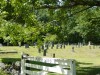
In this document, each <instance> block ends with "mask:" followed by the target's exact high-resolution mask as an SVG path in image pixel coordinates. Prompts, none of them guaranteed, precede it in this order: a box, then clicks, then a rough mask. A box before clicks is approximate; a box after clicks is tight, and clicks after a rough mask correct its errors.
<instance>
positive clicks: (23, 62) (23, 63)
mask: <svg viewBox="0 0 100 75" xmlns="http://www.w3.org/2000/svg"><path fill="white" fill-rule="evenodd" d="M27 56H28V54H22V57H21V75H26V74H25V70H26V67H25V63H26V60H25V58H26V57H27Z"/></svg>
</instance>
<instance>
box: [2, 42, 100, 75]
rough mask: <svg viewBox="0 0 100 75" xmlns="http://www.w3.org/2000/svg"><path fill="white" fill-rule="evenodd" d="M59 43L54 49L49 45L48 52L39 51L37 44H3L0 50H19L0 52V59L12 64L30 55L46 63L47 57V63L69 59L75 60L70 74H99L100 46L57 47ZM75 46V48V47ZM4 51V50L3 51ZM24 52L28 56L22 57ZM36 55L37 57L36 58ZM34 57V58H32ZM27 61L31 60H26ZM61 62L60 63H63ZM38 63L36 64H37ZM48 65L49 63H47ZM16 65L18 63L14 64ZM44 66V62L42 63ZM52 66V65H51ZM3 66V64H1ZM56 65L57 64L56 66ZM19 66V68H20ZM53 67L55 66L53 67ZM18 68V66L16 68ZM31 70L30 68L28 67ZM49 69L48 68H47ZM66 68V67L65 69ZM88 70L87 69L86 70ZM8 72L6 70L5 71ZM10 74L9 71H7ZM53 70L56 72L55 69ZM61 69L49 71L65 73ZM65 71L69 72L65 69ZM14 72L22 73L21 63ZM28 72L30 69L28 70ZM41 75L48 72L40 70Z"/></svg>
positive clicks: (30, 57)
mask: <svg viewBox="0 0 100 75" xmlns="http://www.w3.org/2000/svg"><path fill="white" fill-rule="evenodd" d="M56 46H57V44H55V45H54V47H53V49H52V48H51V47H52V46H49V47H48V50H47V52H46V54H44V51H43V50H41V52H38V48H37V47H36V46H29V48H25V46H21V47H19V46H2V47H1V48H0V50H3V51H5V52H6V51H8V50H9V49H13V50H17V53H6V54H4V53H3V54H0V61H1V62H3V63H5V64H7V63H8V64H10V65H11V66H12V63H16V62H18V63H17V64H19V63H21V59H23V60H24V58H25V60H26V58H27V57H28V56H29V59H28V60H32V61H34V60H37V61H42V60H44V62H45V63H46V59H47V63H49V62H50V63H51V62H54V61H53V59H55V60H57V59H58V60H62V61H61V62H63V61H64V62H63V63H62V64H64V63H65V60H66V63H67V61H68V60H69V61H71V60H72V61H74V74H69V75H75V74H76V75H81V74H83V75H94V74H95V75H96V74H99V73H100V71H99V69H100V68H99V65H100V63H99V62H100V60H99V59H100V48H99V47H100V46H99V45H97V46H95V49H94V48H93V45H91V49H90V47H89V45H85V46H80V47H78V46H76V45H65V48H64V47H63V48H60V46H59V48H56ZM73 47H74V48H73ZM1 52H2V51H1ZM22 54H26V56H24V57H22ZM35 57H36V58H35ZM32 58H34V59H32ZM26 62H27V63H28V62H29V61H26ZM61 62H59V63H61ZM34 63H35V64H34V66H33V67H34V68H36V67H37V65H36V64H40V63H39V62H34ZM35 65H36V66H35ZM47 65H48V64H47ZM55 65H57V66H58V63H57V62H55ZM14 66H16V65H14ZM26 66H28V64H26ZM29 66H31V67H32V65H30V64H29ZM42 66H43V64H42ZM42 66H41V65H40V66H39V67H37V68H39V69H42ZM51 66H52V65H51ZM0 67H1V66H0ZM9 67H10V66H9ZM48 67H49V66H47V68H48ZM55 67H56V66H55ZM18 68H19V69H18ZM51 68H52V69H53V67H51ZM15 69H16V68H15ZM27 69H29V70H30V68H27ZM52 69H51V70H52ZM45 70H47V69H45ZM58 70H59V68H58ZM65 70H66V69H65ZM85 70H87V71H85ZM5 72H6V71H5ZM7 72H8V74H9V71H7ZM12 72H13V71H12V70H11V71H10V73H12ZM53 72H55V71H54V70H53ZM59 72H60V71H58V73H48V75H52V74H53V75H63V74H60V73H59ZM64 72H67V70H66V71H64ZM14 73H16V75H18V73H21V65H20V64H19V66H17V71H15V72H14ZM27 73H28V71H27ZM32 73H35V74H37V73H36V72H31V73H30V74H29V75H32ZM39 73H40V75H41V74H42V73H43V74H44V75H45V74H46V73H47V72H44V71H43V72H42V71H40V72H38V74H37V75H39ZM33 75H34V74H33Z"/></svg>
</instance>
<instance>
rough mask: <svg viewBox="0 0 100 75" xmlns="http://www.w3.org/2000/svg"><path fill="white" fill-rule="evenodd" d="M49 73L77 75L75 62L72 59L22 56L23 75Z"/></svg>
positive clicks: (46, 74) (43, 74) (45, 74)
mask: <svg viewBox="0 0 100 75" xmlns="http://www.w3.org/2000/svg"><path fill="white" fill-rule="evenodd" d="M49 72H54V73H57V74H62V75H76V70H75V61H74V60H71V59H59V58H42V57H31V56H28V55H23V56H22V60H21V75H49V74H48V73H49ZM53 75H54V74H53Z"/></svg>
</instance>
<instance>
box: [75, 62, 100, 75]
mask: <svg viewBox="0 0 100 75" xmlns="http://www.w3.org/2000/svg"><path fill="white" fill-rule="evenodd" d="M80 64H81V65H92V63H81V62H77V63H76V66H77V70H76V75H100V66H93V67H80V66H79V65H80Z"/></svg>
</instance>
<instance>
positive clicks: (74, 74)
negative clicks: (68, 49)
mask: <svg viewBox="0 0 100 75" xmlns="http://www.w3.org/2000/svg"><path fill="white" fill-rule="evenodd" d="M70 69H71V74H70V75H76V67H75V60H70Z"/></svg>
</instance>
